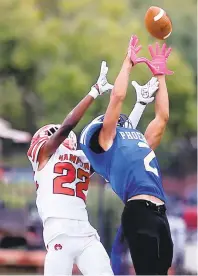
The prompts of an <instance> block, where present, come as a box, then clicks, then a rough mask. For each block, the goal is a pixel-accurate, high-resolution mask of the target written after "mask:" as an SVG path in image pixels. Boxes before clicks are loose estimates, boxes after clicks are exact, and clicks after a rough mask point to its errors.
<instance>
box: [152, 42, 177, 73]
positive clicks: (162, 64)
mask: <svg viewBox="0 0 198 276" xmlns="http://www.w3.org/2000/svg"><path fill="white" fill-rule="evenodd" d="M148 49H149V52H150V55H151V57H152V60H151V61H150V60H147V65H148V67H149V69H150V70H151V72H152V73H153V75H154V76H156V75H173V74H174V72H173V71H170V70H169V69H168V68H167V60H168V57H169V55H170V53H171V51H172V49H171V48H168V49H167V46H166V44H165V43H164V44H163V46H162V48H161V49H160V45H159V43H158V42H156V45H155V48H154V47H152V46H151V45H149V46H148Z"/></svg>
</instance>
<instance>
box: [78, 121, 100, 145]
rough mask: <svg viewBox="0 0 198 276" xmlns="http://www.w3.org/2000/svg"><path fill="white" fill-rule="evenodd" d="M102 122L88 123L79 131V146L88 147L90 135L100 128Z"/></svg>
mask: <svg viewBox="0 0 198 276" xmlns="http://www.w3.org/2000/svg"><path fill="white" fill-rule="evenodd" d="M101 125H102V122H101V123H99V122H96V123H94V122H92V123H90V124H89V125H87V126H86V127H85V128H84V129H83V131H82V132H81V135H80V144H81V146H86V147H89V142H90V140H91V137H92V135H93V134H94V133H95V132H96V131H97V130H98V129H99V128H101Z"/></svg>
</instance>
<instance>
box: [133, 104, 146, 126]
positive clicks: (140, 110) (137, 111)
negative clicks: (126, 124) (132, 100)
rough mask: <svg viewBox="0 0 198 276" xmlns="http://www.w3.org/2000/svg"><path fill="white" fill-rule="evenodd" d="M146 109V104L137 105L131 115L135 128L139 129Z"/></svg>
mask: <svg viewBox="0 0 198 276" xmlns="http://www.w3.org/2000/svg"><path fill="white" fill-rule="evenodd" d="M145 108H146V104H141V103H136V104H135V106H134V108H133V110H132V111H131V113H130V115H129V120H130V122H131V123H132V126H133V128H136V127H137V125H138V123H139V121H140V119H141V117H142V114H143V112H144V109H145Z"/></svg>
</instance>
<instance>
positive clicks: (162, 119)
mask: <svg viewBox="0 0 198 276" xmlns="http://www.w3.org/2000/svg"><path fill="white" fill-rule="evenodd" d="M158 81H159V90H158V92H157V94H156V100H155V119H154V120H153V121H151V122H150V124H149V125H148V127H147V129H146V131H145V138H146V140H147V142H148V144H149V146H150V147H151V148H152V149H153V150H155V149H156V148H157V147H158V146H159V144H160V142H161V139H162V137H163V134H164V131H165V129H166V125H167V122H168V119H169V99H168V91H167V88H166V82H165V76H158Z"/></svg>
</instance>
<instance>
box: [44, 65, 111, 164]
mask: <svg viewBox="0 0 198 276" xmlns="http://www.w3.org/2000/svg"><path fill="white" fill-rule="evenodd" d="M107 72H108V67H107V66H106V62H104V61H103V62H102V65H101V71H100V76H99V78H98V81H97V83H96V84H95V85H94V86H93V87H92V88H91V91H90V92H89V93H88V95H87V96H85V97H84V99H82V100H81V101H80V103H79V104H78V105H77V106H76V107H75V108H74V109H73V110H72V111H71V112H70V113H69V114H68V115H67V116H66V118H65V120H64V121H63V123H62V125H61V127H60V128H59V129H58V130H57V131H56V132H55V133H54V134H53V135H52V136H51V137H50V138H49V140H48V141H47V142H46V143H45V144H44V146H43V148H42V149H41V153H40V154H39V161H41V159H42V160H45V159H46V158H49V157H50V156H51V155H52V154H53V153H54V152H55V151H56V149H57V148H58V147H59V146H60V144H61V143H62V142H63V141H64V140H65V139H66V138H67V136H68V134H69V132H70V131H71V130H72V129H73V128H74V127H75V126H76V125H77V124H78V122H79V121H80V120H81V118H82V117H83V116H84V114H85V112H86V110H87V109H88V108H89V106H90V105H91V104H92V103H93V101H94V99H96V98H97V96H98V95H102V94H103V93H105V92H108V91H110V90H111V89H112V88H113V86H112V85H111V84H109V83H108V82H107V79H106V74H107Z"/></svg>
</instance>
